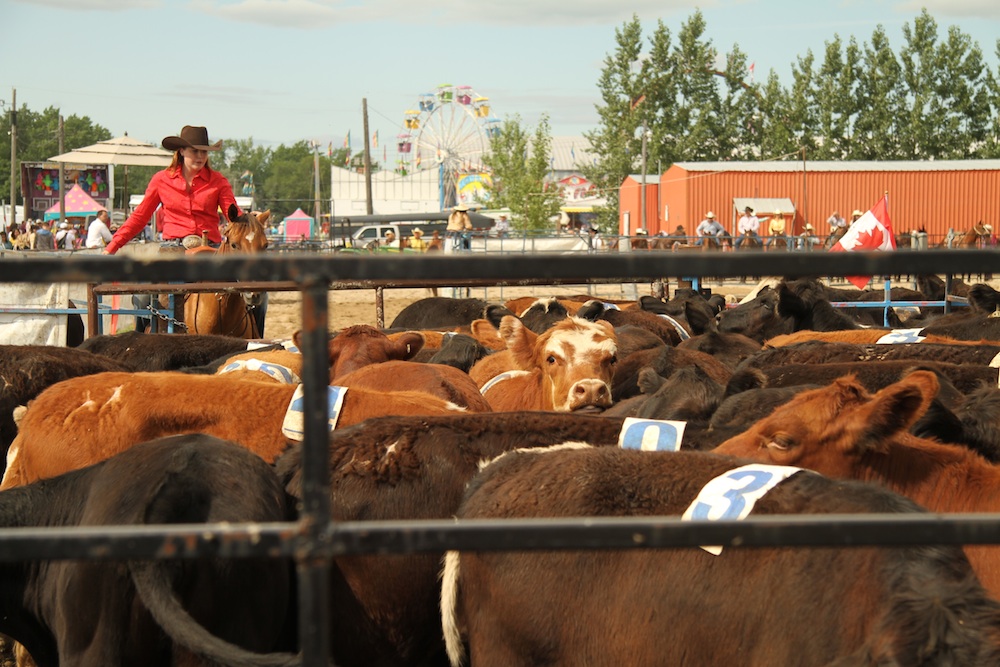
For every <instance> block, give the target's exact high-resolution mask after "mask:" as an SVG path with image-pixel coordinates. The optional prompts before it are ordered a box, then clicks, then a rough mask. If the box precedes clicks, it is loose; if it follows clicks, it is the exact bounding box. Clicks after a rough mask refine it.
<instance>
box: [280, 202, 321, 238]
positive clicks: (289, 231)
mask: <svg viewBox="0 0 1000 667" xmlns="http://www.w3.org/2000/svg"><path fill="white" fill-rule="evenodd" d="M315 221H316V220H315V218H313V217H312V216H310V215H306V212H305V211H303V210H302V209H301V208H297V209H295V212H294V213H292V214H291V215H290V216H288V217H286V218H285V221H284V224H285V238H286V239H293V240H301V239H308V238H312V231H313V223H314V222H315Z"/></svg>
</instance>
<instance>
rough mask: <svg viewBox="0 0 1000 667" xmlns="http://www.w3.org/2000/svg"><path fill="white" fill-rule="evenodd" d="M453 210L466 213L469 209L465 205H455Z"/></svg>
mask: <svg viewBox="0 0 1000 667" xmlns="http://www.w3.org/2000/svg"><path fill="white" fill-rule="evenodd" d="M455 210H456V211H468V210H469V207H468V206H466V205H465V204H455Z"/></svg>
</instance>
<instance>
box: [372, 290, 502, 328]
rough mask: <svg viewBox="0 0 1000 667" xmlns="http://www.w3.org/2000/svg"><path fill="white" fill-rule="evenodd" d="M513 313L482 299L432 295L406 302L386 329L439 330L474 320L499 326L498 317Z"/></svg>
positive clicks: (499, 318)
mask: <svg viewBox="0 0 1000 667" xmlns="http://www.w3.org/2000/svg"><path fill="white" fill-rule="evenodd" d="M513 314H514V313H512V312H511V311H510V310H508V309H507V307H506V306H502V305H499V304H491V303H488V302H486V301H484V300H482V299H451V298H448V297H443V296H432V297H427V298H424V299H420V300H419V301H414V302H413V303H411V304H409V305H407V306H406V307H405V308H403V310H401V311H400V312H399V314H398V315H396V318H395V319H394V320H393V321H392V323H391V324H390V325H389V328H390V329H441V328H446V327H456V326H462V325H466V324H470V323H471V322H472V321H473V320H477V319H486V320H489V321H490V322H492V323H493V326H494V327H499V326H500V320H501V318H503V317H504V316H506V315H513Z"/></svg>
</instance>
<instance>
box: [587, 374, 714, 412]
mask: <svg viewBox="0 0 1000 667" xmlns="http://www.w3.org/2000/svg"><path fill="white" fill-rule="evenodd" d="M638 384H639V389H640V391H641V392H642V393H641V394H639V395H638V396H633V397H631V398H627V399H625V400H624V401H621V402H620V403H616V404H615V405H612V406H611V407H610V408H608V410H607V412H606V414H607V415H608V416H612V415H621V416H624V417H639V418H643V419H673V420H680V421H707V420H708V418H709V417H710V416H711V415H712V413H713V412H715V409H716V408H717V407H718V405H719V402H720V400H721V399H722V393H723V387H722V385H720V384H719V383H718V382H716V381H715V380H713V379H712V378H711V377H709V376H708V374H707V373H705V371H703V370H702V369H701V368H699V367H698V366H684V367H681V368H678V369H677V370H675V371H674V372H673V373H671V374H670V376H669V377H668V378H664V377H663V376H661V375H659V374H658V373H657V372H656V371H655V370H654V369H652V368H650V367H648V366H647V367H646V368H643V369H642V370H640V371H639V377H638Z"/></svg>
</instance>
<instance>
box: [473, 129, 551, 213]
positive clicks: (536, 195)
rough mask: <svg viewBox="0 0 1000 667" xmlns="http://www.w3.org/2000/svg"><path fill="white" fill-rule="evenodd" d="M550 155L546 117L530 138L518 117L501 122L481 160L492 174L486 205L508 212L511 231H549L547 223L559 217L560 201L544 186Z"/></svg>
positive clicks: (547, 174) (549, 138) (547, 186)
mask: <svg viewBox="0 0 1000 667" xmlns="http://www.w3.org/2000/svg"><path fill="white" fill-rule="evenodd" d="M551 152H552V135H551V131H550V129H549V120H548V117H547V116H543V117H542V119H541V121H540V122H539V124H538V127H537V128H535V132H534V135H532V136H529V134H528V131H527V130H526V129H525V128H524V126H523V125H522V123H521V117H520V116H516V115H515V116H514V117H508V118H505V119H504V121H503V122H502V123H501V126H500V128H499V132H498V134H497V135H496V136H494V137H493V139H492V140H491V141H490V152H489V153H488V154H487V155H485V156H484V157H483V163H484V164H485V165H486V166H487V167H489V168H490V170H491V171H492V172H493V184H492V186H491V187H490V205H491V206H493V207H494V208H509V209H510V212H511V227H512V229H515V230H518V231H524V230H531V231H536V230H537V231H541V230H547V229H552V223H551V222H550V219H551V218H552V217H553V216H555V215H558V213H559V204H560V198H559V194H558V192H556V190H555V189H554V188H553V187H551V186H550V185H548V184H547V183H546V181H547V179H548V176H549V170H550V163H549V160H550V155H551Z"/></svg>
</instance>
